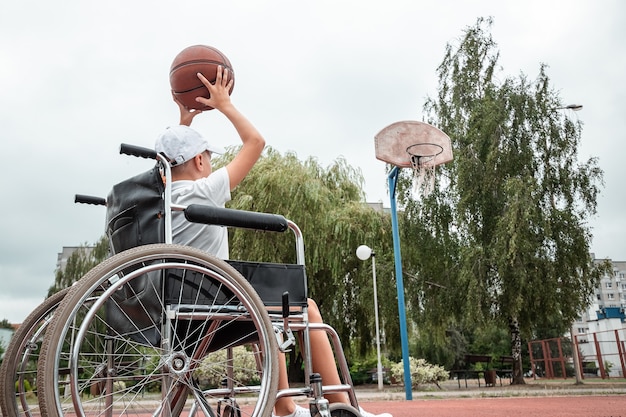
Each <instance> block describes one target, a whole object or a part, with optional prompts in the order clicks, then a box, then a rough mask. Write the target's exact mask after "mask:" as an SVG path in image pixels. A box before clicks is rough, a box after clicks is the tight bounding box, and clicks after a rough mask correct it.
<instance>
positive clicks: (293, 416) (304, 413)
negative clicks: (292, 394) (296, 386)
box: [272, 405, 311, 417]
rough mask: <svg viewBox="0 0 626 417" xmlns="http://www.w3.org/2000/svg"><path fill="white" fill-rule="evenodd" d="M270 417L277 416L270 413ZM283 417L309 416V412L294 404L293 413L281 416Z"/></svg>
mask: <svg viewBox="0 0 626 417" xmlns="http://www.w3.org/2000/svg"><path fill="white" fill-rule="evenodd" d="M272 417H279V416H277V415H276V414H274V413H272ZM283 417H311V412H310V411H309V410H308V409H306V408H304V407H300V406H299V405H296V409H295V411H294V412H293V413H291V414H289V415H286V416H283Z"/></svg>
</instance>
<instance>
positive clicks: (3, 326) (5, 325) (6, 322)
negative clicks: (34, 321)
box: [0, 319, 13, 329]
mask: <svg viewBox="0 0 626 417" xmlns="http://www.w3.org/2000/svg"><path fill="white" fill-rule="evenodd" d="M0 329H13V325H12V324H11V323H10V322H9V320H7V319H2V321H0Z"/></svg>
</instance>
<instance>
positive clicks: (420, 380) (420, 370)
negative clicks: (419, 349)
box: [391, 356, 450, 386]
mask: <svg viewBox="0 0 626 417" xmlns="http://www.w3.org/2000/svg"><path fill="white" fill-rule="evenodd" d="M409 369H410V372H411V382H412V383H413V384H415V386H419V385H424V384H435V385H437V386H439V382H442V381H446V380H448V379H449V378H450V373H449V372H448V371H446V370H445V369H444V368H443V367H442V366H439V365H432V364H430V363H428V362H427V361H426V360H425V359H416V358H414V357H412V356H411V357H409ZM391 375H392V377H393V378H394V379H395V380H397V381H403V380H404V362H403V361H400V362H398V363H396V364H394V365H393V366H392V367H391Z"/></svg>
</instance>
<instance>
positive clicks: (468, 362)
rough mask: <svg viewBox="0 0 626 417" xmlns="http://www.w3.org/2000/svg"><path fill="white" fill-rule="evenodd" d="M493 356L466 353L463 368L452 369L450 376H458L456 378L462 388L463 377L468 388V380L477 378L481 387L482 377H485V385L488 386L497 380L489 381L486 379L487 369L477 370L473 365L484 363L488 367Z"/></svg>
mask: <svg viewBox="0 0 626 417" xmlns="http://www.w3.org/2000/svg"><path fill="white" fill-rule="evenodd" d="M491 360H492V358H491V356H490V355H476V354H467V355H465V360H464V365H465V368H463V369H453V370H452V371H450V376H456V380H457V382H458V384H459V388H461V378H463V379H464V380H465V388H467V380H468V379H472V378H476V380H478V386H479V387H480V386H481V385H480V379H481V378H483V380H485V385H486V386H488V385H490V383H491V384H495V381H493V382H492V381H489V383H488V381H487V379H485V372H486V371H485V370H476V369H472V365H475V364H478V363H482V364H485V368H487V367H488V366H489V365H490V364H491Z"/></svg>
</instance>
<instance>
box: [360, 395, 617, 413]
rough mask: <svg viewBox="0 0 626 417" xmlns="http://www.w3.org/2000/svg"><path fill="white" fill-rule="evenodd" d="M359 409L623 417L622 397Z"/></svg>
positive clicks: (379, 404)
mask: <svg viewBox="0 0 626 417" xmlns="http://www.w3.org/2000/svg"><path fill="white" fill-rule="evenodd" d="M359 405H360V406H361V407H363V408H364V409H365V410H366V411H369V412H370V413H384V412H387V413H391V414H392V415H393V417H417V416H419V417H429V416H433V417H434V416H436V417H470V416H472V417H473V416H480V417H490V416H498V417H517V416H520V417H522V416H523V417H530V416H549V417H561V416H563V417H626V396H625V395H607V396H598V395H581V396H563V397H506V398H447V399H418V400H412V401H405V400H402V401H359Z"/></svg>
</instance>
